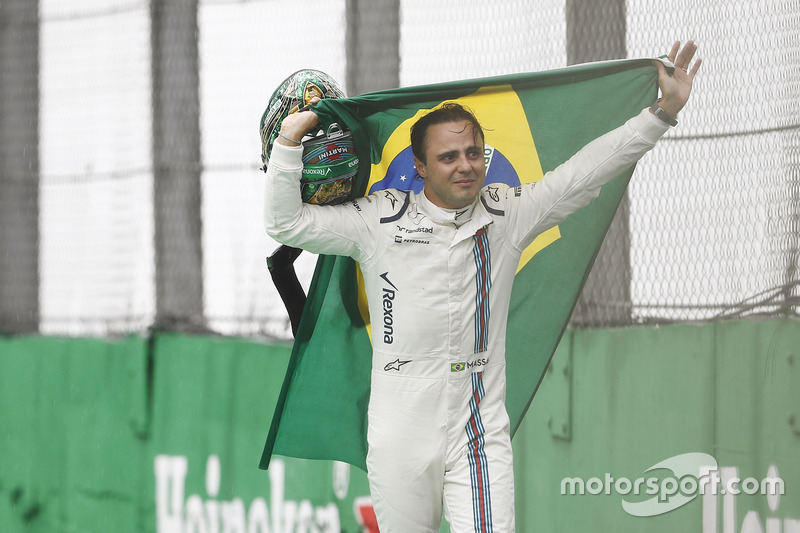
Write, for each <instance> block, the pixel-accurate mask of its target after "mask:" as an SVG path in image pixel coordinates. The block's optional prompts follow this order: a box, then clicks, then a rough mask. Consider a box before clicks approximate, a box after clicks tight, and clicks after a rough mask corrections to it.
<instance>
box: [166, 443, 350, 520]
mask: <svg viewBox="0 0 800 533" xmlns="http://www.w3.org/2000/svg"><path fill="white" fill-rule="evenodd" d="M188 468H189V464H188V460H187V459H186V457H185V456H183V455H157V456H156V457H155V474H156V531H157V533H187V532H198V533H200V532H203V533H219V532H223V533H239V532H241V533H251V532H252V533H255V532H258V533H295V532H301V531H302V532H307V533H312V532H313V533H341V525H340V520H339V509H338V507H337V506H336V504H334V503H328V504H327V505H322V506H316V507H315V506H314V505H312V503H311V502H310V501H309V500H302V501H290V500H286V499H285V498H284V494H285V492H284V489H285V476H286V472H285V466H284V463H283V462H282V461H280V460H278V459H273V460H272V462H271V463H270V467H269V470H268V474H269V494H270V501H269V505H268V504H267V501H266V500H265V499H264V498H255V499H253V501H251V502H250V504H249V506H247V507H246V506H245V502H244V501H242V499H241V498H233V499H232V500H230V501H220V500H218V499H217V496H219V489H220V462H219V458H218V457H217V456H216V455H211V456H210V457H209V458H208V461H207V463H206V479H205V481H206V483H205V488H206V497H205V498H204V497H202V496H201V495H200V494H190V495H189V496H188V497H187V496H186V495H185V492H184V487H185V481H186V474H187V470H188ZM334 488H335V487H334Z"/></svg>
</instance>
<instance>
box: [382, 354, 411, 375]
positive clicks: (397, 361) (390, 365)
mask: <svg viewBox="0 0 800 533" xmlns="http://www.w3.org/2000/svg"><path fill="white" fill-rule="evenodd" d="M410 362H411V360H410V359H409V360H408V361H401V360H400V358H399V357H398V358H397V359H395V360H394V361H392V362H391V363H388V364H387V365H386V366H385V367H383V369H384V370H385V371H386V372H388V371H389V370H397V371H398V372H400V367H401V366H403V365H407V364H408V363H410Z"/></svg>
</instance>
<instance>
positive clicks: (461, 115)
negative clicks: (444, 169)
mask: <svg viewBox="0 0 800 533" xmlns="http://www.w3.org/2000/svg"><path fill="white" fill-rule="evenodd" d="M462 120H466V121H467V122H469V123H470V124H471V125H472V133H473V135H475V142H476V143H478V144H483V143H484V140H485V137H484V135H483V128H482V127H481V124H480V122H478V119H477V118H475V115H474V114H473V113H472V111H470V110H469V109H468V108H466V107H464V106H462V105H461V104H457V103H455V102H447V103H445V104H442V106H441V107H437V108H436V109H434V110H433V111H430V112H428V113H426V114H425V115H423V116H422V117H420V119H419V120H417V121H416V122H415V123H414V125H413V126H411V152H412V153H413V154H414V156H415V157H416V158H417V159H419V160H420V161H422V162H423V163H425V162H426V161H425V141H426V138H427V135H428V127H429V126H433V125H434V124H443V123H445V122H461V121H462ZM479 140H480V142H478V141H479Z"/></svg>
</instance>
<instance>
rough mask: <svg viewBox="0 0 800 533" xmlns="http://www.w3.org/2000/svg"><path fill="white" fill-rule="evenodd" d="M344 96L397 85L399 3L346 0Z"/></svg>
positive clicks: (395, 0) (398, 71) (398, 83)
mask: <svg viewBox="0 0 800 533" xmlns="http://www.w3.org/2000/svg"><path fill="white" fill-rule="evenodd" d="M345 11H346V17H347V34H346V38H345V53H346V55H347V75H346V77H347V79H346V80H345V83H346V85H347V94H348V95H349V96H355V95H358V94H362V93H366V92H371V91H378V90H381V89H393V88H396V87H399V86H400V0H347V3H346V8H345Z"/></svg>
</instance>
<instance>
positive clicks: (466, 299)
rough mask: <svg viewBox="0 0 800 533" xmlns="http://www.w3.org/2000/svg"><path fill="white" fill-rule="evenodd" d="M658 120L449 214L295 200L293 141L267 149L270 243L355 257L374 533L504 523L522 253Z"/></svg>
mask: <svg viewBox="0 0 800 533" xmlns="http://www.w3.org/2000/svg"><path fill="white" fill-rule="evenodd" d="M667 129H668V126H667V125H666V124H665V123H663V122H662V121H661V120H659V119H658V118H656V117H655V116H653V115H652V114H651V113H650V112H649V111H648V110H644V111H643V112H642V113H641V114H640V115H638V116H636V117H634V118H632V119H631V120H629V121H628V122H627V123H626V124H624V125H623V126H621V127H619V128H617V129H616V130H614V131H612V132H610V133H608V134H606V135H604V136H602V137H600V138H599V139H597V140H595V141H593V142H591V143H590V144H588V145H587V146H586V147H584V148H583V149H582V150H581V151H580V152H578V154H576V155H575V156H573V157H572V158H571V159H570V160H569V161H567V162H566V163H564V164H563V165H561V166H560V167H558V168H557V169H555V170H554V171H552V172H549V173H548V174H547V175H545V176H544V178H543V179H542V180H540V181H539V182H538V183H535V184H526V185H523V186H521V187H509V186H507V185H502V184H491V185H488V186H485V187H484V188H483V190H482V191H481V193H480V195H479V197H478V199H477V200H476V201H475V203H474V204H473V205H472V206H470V207H469V208H466V209H463V210H460V211H449V210H444V209H441V208H439V207H437V206H435V205H433V204H432V203H431V202H430V201H429V200H428V199H427V198H426V197H425V195H424V194H414V193H409V192H405V191H398V190H385V191H380V192H377V193H375V194H372V195H370V196H368V197H364V198H359V199H357V200H354V201H352V202H348V203H345V204H341V205H338V206H314V205H308V204H303V203H302V202H301V200H300V188H299V184H298V182H299V179H300V170H301V166H302V163H301V153H302V149H301V148H300V147H297V148H293V147H286V146H283V145H279V144H276V145H275V147H274V148H273V152H272V155H271V158H270V162H269V169H268V172H267V183H266V210H265V225H266V230H267V233H268V234H269V235H271V236H272V237H273V238H275V239H276V240H277V241H279V242H281V243H284V244H287V245H290V246H294V247H298V248H303V249H306V250H309V251H311V252H314V253H319V254H335V255H344V256H350V257H352V258H353V259H355V260H356V261H358V263H359V264H360V267H361V271H362V273H363V275H364V284H365V288H366V293H367V298H368V301H369V314H370V321H371V327H372V346H373V358H372V361H373V362H372V382H371V394H370V401H369V409H368V418H369V421H368V432H367V433H368V445H369V448H368V449H369V451H368V454H367V469H368V476H369V482H370V491H371V493H372V498H373V503H374V506H375V512H376V514H377V517H378V525H379V527H380V530H381V532H382V533H423V532H425V533H427V532H438V531H439V526H440V522H441V517H442V511H443V510H444V512H445V515H446V518H447V519H448V521H449V522H450V525H451V531H452V532H453V533H465V532H472V531H476V532H478V531H480V532H484V531H486V532H490V531H494V532H495V533H501V532H510V531H514V480H513V470H512V452H511V438H510V431H509V419H508V414H507V413H506V409H505V392H506V375H505V372H506V366H505V338H506V319H507V315H508V306H509V299H510V296H511V288H512V284H513V281H514V275H515V272H516V268H517V265H518V263H519V260H520V256H521V253H522V251H523V250H524V249H525V248H526V247H527V246H528V244H530V243H531V242H532V241H533V239H534V238H535V237H536V236H537V235H538V234H539V233H541V232H543V231H545V230H547V229H549V228H551V227H553V226H554V225H556V224H558V223H559V222H560V221H562V220H563V219H564V218H565V217H566V216H567V215H569V214H570V213H572V212H574V211H576V210H577V209H579V208H581V207H582V206H584V205H586V204H587V203H589V202H590V201H591V200H592V199H593V198H595V197H597V195H598V194H599V191H600V187H601V186H602V185H603V184H604V183H606V182H607V181H609V180H610V179H611V178H613V177H615V176H617V175H618V174H620V173H621V172H622V171H623V170H624V169H626V168H628V167H630V166H631V165H632V164H634V163H635V162H636V161H637V160H639V158H641V157H642V155H644V154H645V153H646V152H647V151H648V150H650V149H651V148H652V147H653V146H654V145H655V143H656V141H657V140H658V139H659V138H660V137H661V135H663V134H664V132H665V131H666V130H667Z"/></svg>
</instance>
